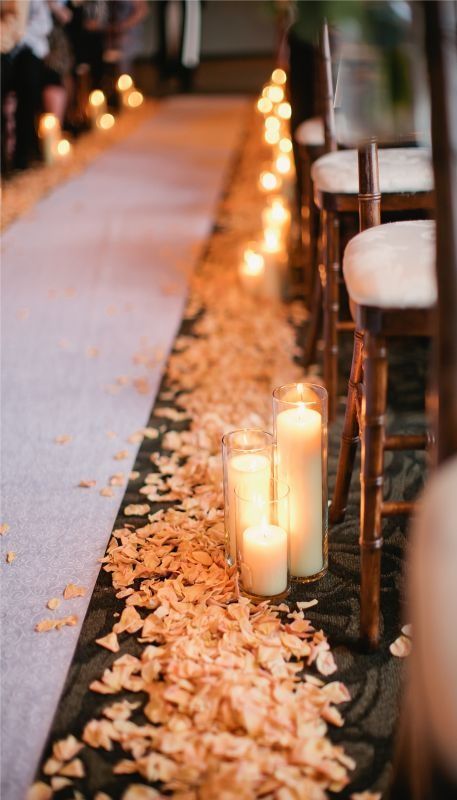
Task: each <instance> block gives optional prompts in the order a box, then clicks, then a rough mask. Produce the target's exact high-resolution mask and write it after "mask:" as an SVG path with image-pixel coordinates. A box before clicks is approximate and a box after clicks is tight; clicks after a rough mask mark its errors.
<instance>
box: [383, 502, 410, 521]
mask: <svg viewBox="0 0 457 800" xmlns="http://www.w3.org/2000/svg"><path fill="white" fill-rule="evenodd" d="M414 508H415V503H411V502H409V501H406V500H395V501H392V502H390V503H382V505H381V515H382V516H383V517H395V516H396V515H397V514H412V512H413V511H414Z"/></svg>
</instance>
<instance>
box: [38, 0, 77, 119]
mask: <svg viewBox="0 0 457 800" xmlns="http://www.w3.org/2000/svg"><path fill="white" fill-rule="evenodd" d="M48 5H49V8H50V11H51V14H52V28H51V31H50V33H49V37H48V41H49V51H48V54H47V55H46V57H45V59H44V73H43V110H44V111H46V112H49V113H51V114H55V116H56V117H57V118H58V120H59V122H60V124H61V125H63V122H64V117H65V112H66V108H67V103H68V97H69V95H71V91H72V85H71V71H72V67H73V60H74V58H73V54H72V48H71V45H70V42H69V39H68V35H67V33H66V26H67V25H68V23H69V22H70V20H71V18H72V12H71V10H70V8H68V6H67V5H66V3H65V2H64V0H48Z"/></svg>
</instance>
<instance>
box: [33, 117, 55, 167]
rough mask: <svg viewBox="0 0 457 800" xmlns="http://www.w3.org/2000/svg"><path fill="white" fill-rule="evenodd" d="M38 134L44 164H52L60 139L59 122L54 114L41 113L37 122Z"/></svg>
mask: <svg viewBox="0 0 457 800" xmlns="http://www.w3.org/2000/svg"><path fill="white" fill-rule="evenodd" d="M38 136H39V138H40V140H41V150H42V153H43V160H44V162H45V164H48V165H50V164H53V163H54V161H55V158H56V155H57V145H58V142H59V140H60V122H59V120H58V118H57V117H56V115H55V114H42V115H41V117H40V120H39V123H38Z"/></svg>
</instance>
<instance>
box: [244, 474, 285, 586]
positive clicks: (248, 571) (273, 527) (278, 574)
mask: <svg viewBox="0 0 457 800" xmlns="http://www.w3.org/2000/svg"><path fill="white" fill-rule="evenodd" d="M235 497H236V504H235V520H236V549H237V559H236V564H237V569H238V585H239V588H240V591H241V592H242V594H244V595H246V596H247V597H249V598H250V599H251V600H254V601H255V602H261V601H263V600H282V599H284V598H285V597H287V595H288V594H289V591H290V569H289V563H290V549H289V487H288V486H286V484H285V483H282V482H281V481H276V480H274V479H272V480H271V481H270V483H269V496H268V497H265V496H264V495H257V496H256V495H252V494H251V495H248V496H246V495H244V494H243V488H242V487H241V488H236V489H235Z"/></svg>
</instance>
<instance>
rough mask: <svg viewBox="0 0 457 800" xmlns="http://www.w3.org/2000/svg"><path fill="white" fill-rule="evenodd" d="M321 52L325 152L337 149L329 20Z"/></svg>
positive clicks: (323, 35)
mask: <svg viewBox="0 0 457 800" xmlns="http://www.w3.org/2000/svg"><path fill="white" fill-rule="evenodd" d="M320 52H321V59H322V73H321V74H322V98H323V106H324V109H323V111H324V138H325V152H326V153H331V152H333V151H334V150H337V149H338V147H337V141H336V125H335V109H334V107H333V75H332V57H331V52H330V36H329V30H328V23H327V21H325V22H324V24H323V25H322V29H321V42H320Z"/></svg>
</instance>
